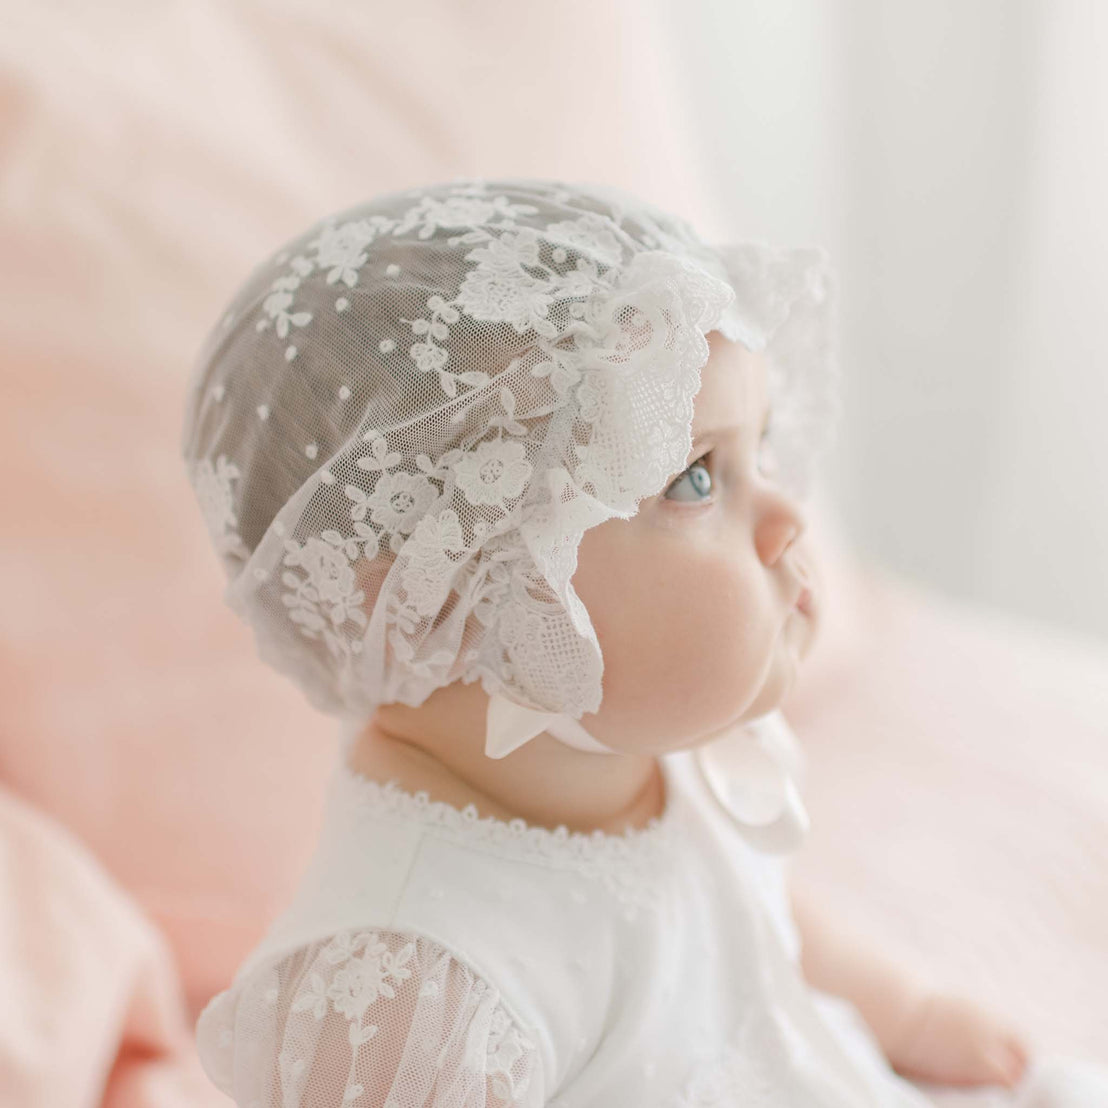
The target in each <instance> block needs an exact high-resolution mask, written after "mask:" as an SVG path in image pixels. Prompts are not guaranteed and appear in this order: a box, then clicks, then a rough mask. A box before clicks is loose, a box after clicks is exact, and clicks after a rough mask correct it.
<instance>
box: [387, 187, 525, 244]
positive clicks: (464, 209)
mask: <svg viewBox="0 0 1108 1108" xmlns="http://www.w3.org/2000/svg"><path fill="white" fill-rule="evenodd" d="M535 211H537V209H536V208H534V207H533V206H532V205H530V204H513V203H512V202H511V201H510V200H509V199H508V198H507V197H506V196H491V197H490V196H486V195H484V194H483V191H482V190H476V194H475V195H455V196H448V197H446V199H445V200H439V199H438V198H437V197H433V196H425V197H424V198H423V199H422V200H421V201H420V202H419V203H418V204H417V205H416V206H415V207H414V208H410V209H409V210H408V211H407V212H405V213H404V215H403V216H402V217H401V219H400V222H399V223H398V224H397V226H396V228H395V230H394V231H393V234H397V235H399V234H403V233H404V232H405V231H410V230H411V229H412V228H413V227H419V232H418V237H419V238H421V239H429V238H430V237H431V236H432V235H433V234H434V233H435V231H436V230H438V228H440V227H446V228H452V227H480V226H482V225H483V224H486V223H491V222H492V221H493V220H494V219H496V218H500V219H506V220H509V221H510V220H512V219H514V218H515V217H516V216H520V215H530V214H532V213H534V212H535Z"/></svg>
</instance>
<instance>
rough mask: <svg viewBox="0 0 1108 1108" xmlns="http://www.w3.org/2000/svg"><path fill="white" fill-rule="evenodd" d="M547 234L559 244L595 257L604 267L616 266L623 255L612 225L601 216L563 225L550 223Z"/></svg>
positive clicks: (562, 223) (583, 217)
mask: <svg viewBox="0 0 1108 1108" xmlns="http://www.w3.org/2000/svg"><path fill="white" fill-rule="evenodd" d="M546 234H547V235H548V236H549V237H550V238H552V239H554V240H556V241H557V242H562V243H566V244H567V245H569V246H573V247H576V248H577V249H578V250H584V251H587V252H588V253H589V254H593V255H595V256H596V257H597V258H598V259H599V260H600V261H601V262H603V263H604V265H615V264H616V263H617V262H618V261H619V259H620V255H621V251H620V245H619V240H618V239H617V238H616V236H615V235H614V234H612V231H611V223H610V222H609V221H608V220H606V219H603V218H601V217H600V216H588V215H583V216H581V217H580V218H579V219H567V220H563V221H562V222H561V223H549V224H547V227H546Z"/></svg>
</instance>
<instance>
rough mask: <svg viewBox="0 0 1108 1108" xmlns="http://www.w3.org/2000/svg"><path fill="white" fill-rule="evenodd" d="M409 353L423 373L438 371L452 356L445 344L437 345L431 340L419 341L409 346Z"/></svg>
mask: <svg viewBox="0 0 1108 1108" xmlns="http://www.w3.org/2000/svg"><path fill="white" fill-rule="evenodd" d="M408 353H409V354H410V355H411V356H412V361H413V362H415V364H416V369H418V370H419V371H420V372H421V373H437V372H438V371H439V370H440V369H442V368H443V367H444V366H445V365H446V361H447V358H449V356H450V355H449V353H448V352H447V350H446V347H445V346H435V344H434V343H431V342H417V343H415V344H413V345H412V346H411V347H409V349H408Z"/></svg>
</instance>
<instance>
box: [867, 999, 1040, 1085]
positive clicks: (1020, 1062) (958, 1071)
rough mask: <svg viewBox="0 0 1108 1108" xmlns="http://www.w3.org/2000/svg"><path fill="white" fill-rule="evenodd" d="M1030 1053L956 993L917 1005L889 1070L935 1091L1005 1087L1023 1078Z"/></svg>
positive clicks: (1003, 1025)
mask: <svg viewBox="0 0 1108 1108" xmlns="http://www.w3.org/2000/svg"><path fill="white" fill-rule="evenodd" d="M1029 1055H1030V1052H1029V1049H1028V1047H1027V1045H1026V1043H1025V1041H1024V1039H1023V1037H1022V1035H1021V1034H1020V1033H1019V1032H1018V1031H1016V1030H1015V1029H1014V1028H1013V1027H1011V1026H1010V1025H1009V1024H1008V1023H1007V1022H1006V1021H1005V1020H1003V1019H1002V1018H1001V1017H999V1016H996V1015H994V1014H993V1013H992V1012H990V1011H988V1010H987V1009H985V1008H982V1007H981V1006H980V1005H979V1004H977V1003H976V1002H974V1001H972V1000H969V999H967V998H963V997H960V996H957V995H955V994H953V993H945V992H939V991H932V992H928V993H925V994H924V995H923V996H922V997H921V998H920V999H919V1001H917V1002H916V1004H915V1006H914V1007H913V1010H912V1011H911V1013H910V1014H909V1016H908V1018H907V1020H906V1022H905V1025H904V1028H903V1030H902V1031H901V1032H900V1033H899V1034H898V1036H897V1040H896V1045H895V1048H894V1049H892V1050H889V1051H888V1058H889V1064H890V1065H891V1066H892V1067H893V1069H894V1070H896V1071H897V1073H899V1074H901V1075H902V1076H904V1077H909V1078H917V1079H919V1080H923V1081H929V1082H931V1083H933V1084H936V1085H994V1084H999V1085H1005V1086H1007V1087H1008V1088H1014V1087H1015V1086H1016V1085H1018V1084H1019V1082H1020V1081H1021V1080H1022V1078H1023V1074H1024V1070H1025V1069H1026V1067H1027V1064H1028V1060H1029Z"/></svg>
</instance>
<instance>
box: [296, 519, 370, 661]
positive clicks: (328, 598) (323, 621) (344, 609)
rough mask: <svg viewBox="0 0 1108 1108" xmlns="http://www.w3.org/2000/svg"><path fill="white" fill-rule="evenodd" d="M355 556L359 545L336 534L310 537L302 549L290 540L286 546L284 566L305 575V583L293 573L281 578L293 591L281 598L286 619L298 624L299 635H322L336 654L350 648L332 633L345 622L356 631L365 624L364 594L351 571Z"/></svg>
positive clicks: (310, 636) (330, 532)
mask: <svg viewBox="0 0 1108 1108" xmlns="http://www.w3.org/2000/svg"><path fill="white" fill-rule="evenodd" d="M358 553H359V543H358V541H357V540H355V539H345V538H343V536H342V535H340V534H339V533H338V531H330V530H328V531H324V532H323V534H322V535H320V536H319V537H316V536H312V537H311V538H309V539H308V541H307V542H306V543H305V544H304V545H303V546H301V545H300V544H299V543H296V542H293V541H291V540H286V542H285V559H284V564H285V565H286V566H293V567H299V568H301V569H303V570H305V571H306V572H307V574H308V577H307V580H304V579H302V578H300V577H297V576H296V574H294V573H285V574H283V575H282V577H281V580H282V581H284V583H285V584H286V585H288V586H289V587H290V588H292V589H293V590H294V591H293V592H291V593H285V594H284V595H283V596H282V598H281V599H282V600H283V601H284V603H285V605H286V607H287V608H288V609H289V619H291V620H292V621H293V622H294V623H298V624H300V630H301V633H302V634H304V635H305V636H307V637H308V638H317V637H318V636H319V635H322V636H323V638H324V641H325V642H326V643H327V646H328V648H329V649H330V650H331V651H332V652H334V653H336V654H343V653H347V652H348V651H349V645H348V644H347V643H346V641H345V639H343V638H341V637H340V636H339V635H337V634H336V633H335V628H337V627H341V626H342V624H344V623H346V622H347V621H348V620H353V621H354V623H355V624H357V625H358V626H359V627H365V626H366V624H367V623H368V620H367V617H366V614H365V612H364V611H362V608H361V605H362V604H364V603H365V593H364V592H363V591H362V590H361V589H359V588H358V587H357V583H358V582H357V578H356V577H355V576H354V571H353V570H352V569H351V568H350V563H351V561H353V559H354V558H356V557H357V556H358Z"/></svg>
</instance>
